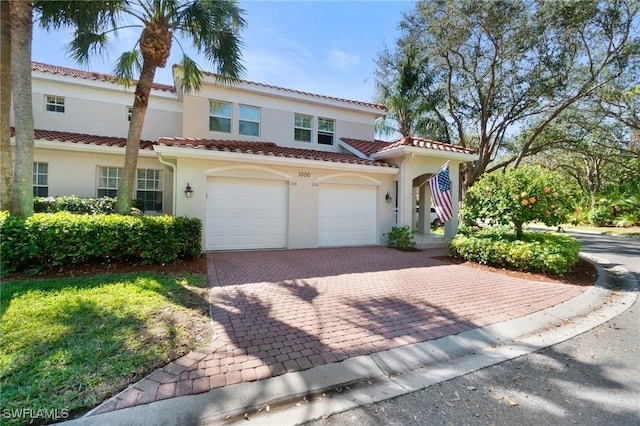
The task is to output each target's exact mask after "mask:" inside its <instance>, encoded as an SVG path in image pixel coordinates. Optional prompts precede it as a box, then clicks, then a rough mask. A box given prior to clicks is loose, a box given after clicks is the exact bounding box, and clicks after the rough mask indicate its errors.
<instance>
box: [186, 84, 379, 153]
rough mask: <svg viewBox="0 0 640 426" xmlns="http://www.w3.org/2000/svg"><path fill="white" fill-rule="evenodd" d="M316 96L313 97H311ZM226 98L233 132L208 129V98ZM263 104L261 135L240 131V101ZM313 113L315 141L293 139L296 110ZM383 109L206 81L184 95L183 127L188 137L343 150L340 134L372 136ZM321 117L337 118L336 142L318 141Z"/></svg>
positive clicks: (371, 137)
mask: <svg viewBox="0 0 640 426" xmlns="http://www.w3.org/2000/svg"><path fill="white" fill-rule="evenodd" d="M312 99H313V98H312ZM210 100H215V101H223V102H229V103H232V104H233V110H232V118H231V133H224V132H212V131H209V101H210ZM240 104H242V105H248V106H255V107H259V108H260V136H258V137H255V136H246V135H240V134H239V132H238V120H239V119H238V117H239V105H240ZM295 113H300V114H305V115H310V116H313V118H314V122H313V131H312V141H311V142H310V143H309V142H297V141H295V140H294V114H295ZM379 115H380V112H379V111H378V112H372V111H370V110H366V109H364V108H358V107H352V106H349V105H347V104H345V103H340V102H333V103H328V101H326V100H325V101H324V104H323V103H322V102H318V101H315V102H313V101H310V100H309V99H297V98H287V97H285V96H277V95H275V96H274V95H273V94H266V93H255V92H250V91H246V90H240V89H233V88H228V87H227V88H225V87H221V86H213V85H205V86H204V87H203V89H202V90H201V91H200V92H198V93H197V94H192V95H184V99H183V125H182V127H183V129H184V136H185V137H192V138H206V139H241V140H256V141H258V140H259V141H268V142H274V143H276V144H278V145H280V146H286V147H292V148H301V149H314V150H321V151H330V152H341V151H342V149H341V148H340V147H339V146H338V144H337V140H338V138H340V137H349V138H355V139H366V140H372V139H373V138H374V122H375V119H376V118H377V117H378V116H379ZM318 118H328V119H332V120H335V134H334V144H333V145H322V144H318V143H317V129H318Z"/></svg>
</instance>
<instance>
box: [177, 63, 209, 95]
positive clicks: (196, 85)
mask: <svg viewBox="0 0 640 426" xmlns="http://www.w3.org/2000/svg"><path fill="white" fill-rule="evenodd" d="M174 76H175V77H176V78H177V79H179V80H180V86H181V87H182V90H183V91H184V92H185V93H191V92H192V91H196V90H199V89H200V87H202V71H201V70H200V68H199V67H198V64H196V62H195V61H194V60H193V59H191V58H190V57H188V56H187V55H182V60H181V61H180V64H178V66H177V67H175V68H174Z"/></svg>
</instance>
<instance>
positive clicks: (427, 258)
mask: <svg viewBox="0 0 640 426" xmlns="http://www.w3.org/2000/svg"><path fill="white" fill-rule="evenodd" d="M439 254H443V252H441V251H434V250H431V251H429V250H427V251H422V252H410V253H405V252H399V251H396V250H392V249H388V248H384V247H362V248H339V249H313V250H286V251H248V252H214V253H209V254H208V261H209V282H210V285H211V292H210V293H211V305H212V315H213V326H214V330H215V336H216V337H215V338H214V340H213V341H212V342H210V343H209V344H208V345H207V346H204V347H202V348H199V349H197V350H195V351H193V352H191V353H189V354H187V355H185V356H183V357H182V358H180V359H178V360H176V361H175V362H173V363H171V364H169V365H167V366H165V367H164V368H161V369H159V370H157V371H155V372H154V373H153V374H151V375H149V376H148V377H147V378H145V379H143V380H142V381H140V382H138V383H136V384H135V385H133V386H132V387H130V388H129V389H128V390H127V391H125V392H123V393H121V394H120V395H118V396H117V397H115V398H112V399H111V400H110V401H108V402H107V403H105V404H103V405H102V406H101V407H100V408H99V409H98V410H97V412H105V411H111V410H114V409H119V408H124V407H130V406H133V405H138V404H144V403H148V402H152V401H156V400H161V399H165V398H172V397H175V396H180V395H189V394H196V393H201V392H206V391H208V390H210V389H213V388H216V387H221V386H227V385H232V384H234V383H240V382H250V381H255V380H260V379H265V378H268V377H272V376H278V375H281V374H284V373H287V372H292V371H300V370H305V369H308V368H311V367H313V366H316V365H320V364H325V363H332V362H338V361H342V360H344V359H346V358H349V357H354V356H358V355H366V354H371V353H375V352H378V351H382V350H387V349H392V348H395V347H399V346H402V345H407V344H410V343H416V342H423V341H427V340H432V339H437V338H439V337H443V336H446V335H450V334H457V333H459V332H461V331H464V330H469V329H472V328H477V327H481V326H485V325H489V324H493V323H496V322H500V321H504V320H508V319H511V318H515V317H520V316H523V315H527V314H530V313H533V312H536V311H539V310H542V309H545V308H547V307H550V306H553V305H556V304H558V303H561V302H563V301H565V300H568V299H570V298H572V297H575V296H577V295H578V294H580V293H581V292H582V291H584V288H581V287H575V286H571V285H564V284H558V283H547V282H531V281H525V280H521V279H515V278H511V277H508V276H505V275H501V274H496V273H491V272H487V271H482V270H478V269H472V268H467V267H463V266H458V265H451V264H446V263H443V262H440V261H438V260H436V259H433V258H432V256H436V255H439Z"/></svg>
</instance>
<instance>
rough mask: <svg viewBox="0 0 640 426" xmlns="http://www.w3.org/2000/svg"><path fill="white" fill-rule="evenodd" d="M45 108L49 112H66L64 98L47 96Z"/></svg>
mask: <svg viewBox="0 0 640 426" xmlns="http://www.w3.org/2000/svg"><path fill="white" fill-rule="evenodd" d="M45 109H46V110H47V111H49V112H60V113H64V98H63V97H62V96H52V95H46V96H45Z"/></svg>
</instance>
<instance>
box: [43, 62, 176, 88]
mask: <svg viewBox="0 0 640 426" xmlns="http://www.w3.org/2000/svg"><path fill="white" fill-rule="evenodd" d="M31 70H32V71H40V72H48V73H51V74H60V75H68V76H70V77H77V78H83V79H85V80H96V81H104V82H108V83H116V84H117V81H116V77H115V76H113V75H110V74H102V73H99V72H92V71H82V70H76V69H73V68H65V67H59V66H56V65H49V64H43V63H40V62H31ZM136 83H137V81H134V84H136ZM151 87H152V88H153V89H156V90H163V91H165V92H175V91H176V88H175V86H172V85H169V84H160V83H153V84H152V85H151Z"/></svg>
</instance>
